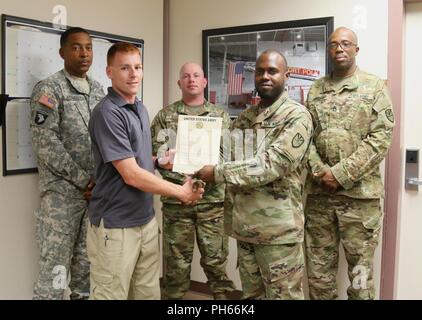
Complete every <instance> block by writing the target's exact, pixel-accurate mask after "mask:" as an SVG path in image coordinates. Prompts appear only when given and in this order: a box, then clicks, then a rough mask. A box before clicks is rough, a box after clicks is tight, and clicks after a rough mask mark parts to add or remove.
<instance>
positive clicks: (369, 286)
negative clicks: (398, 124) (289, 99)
mask: <svg viewBox="0 0 422 320" xmlns="http://www.w3.org/2000/svg"><path fill="white" fill-rule="evenodd" d="M327 51H328V55H329V57H330V59H331V62H332V64H333V69H334V70H333V72H332V73H330V74H329V75H327V76H325V77H323V78H321V79H318V80H317V81H315V83H314V84H313V86H312V87H311V89H310V91H309V94H308V98H307V107H308V109H309V111H310V112H311V114H312V118H313V123H314V129H315V132H314V136H313V143H312V145H311V151H310V156H309V161H308V165H309V174H308V179H307V189H308V198H307V202H306V208H305V219H306V223H305V243H306V256H307V270H308V279H309V294H310V298H311V299H335V298H336V297H337V284H336V275H337V269H338V257H339V254H338V252H339V242H340V241H341V243H342V245H343V248H344V252H345V256H346V260H347V263H348V275H349V279H350V286H349V288H348V289H347V295H348V298H349V299H374V297H375V288H374V280H373V257H374V252H375V249H376V247H377V245H378V240H379V233H380V228H381V225H382V217H383V214H382V212H381V209H380V198H381V197H383V195H384V188H383V184H382V181H381V175H380V168H379V166H380V163H381V162H382V161H383V159H384V157H385V155H386V153H387V151H388V148H389V146H390V144H391V140H392V132H393V126H394V115H393V107H392V104H391V100H390V98H389V94H388V90H387V87H386V84H385V82H384V81H383V80H381V79H380V78H378V77H377V76H374V75H371V74H368V73H366V72H364V71H361V70H359V68H358V67H357V65H356V55H357V54H358V52H359V46H358V43H357V37H356V34H355V33H354V32H353V31H352V30H350V29H347V28H344V27H340V28H338V29H336V30H335V31H334V32H333V33H332V34H331V36H330V37H329V42H328V46H327Z"/></svg>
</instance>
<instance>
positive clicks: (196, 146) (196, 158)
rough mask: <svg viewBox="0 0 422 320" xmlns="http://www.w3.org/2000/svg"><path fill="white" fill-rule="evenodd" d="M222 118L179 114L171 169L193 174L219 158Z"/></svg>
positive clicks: (213, 163) (215, 162) (216, 162)
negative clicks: (174, 153)
mask: <svg viewBox="0 0 422 320" xmlns="http://www.w3.org/2000/svg"><path fill="white" fill-rule="evenodd" d="M222 121H223V119H222V118H214V117H202V116H187V115H179V120H178V125H177V136H176V155H175V157H174V163H173V171H174V172H179V173H185V174H193V173H194V172H195V171H198V170H199V169H201V168H202V167H203V166H205V165H216V164H218V161H219V159H220V143H221V125H222Z"/></svg>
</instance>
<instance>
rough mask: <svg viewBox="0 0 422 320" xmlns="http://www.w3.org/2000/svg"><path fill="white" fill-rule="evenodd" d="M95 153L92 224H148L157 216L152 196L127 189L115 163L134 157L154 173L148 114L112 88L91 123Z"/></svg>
mask: <svg viewBox="0 0 422 320" xmlns="http://www.w3.org/2000/svg"><path fill="white" fill-rule="evenodd" d="M89 134H90V136H91V140H92V151H93V153H94V161H95V169H94V179H95V183H96V185H95V187H94V190H93V193H92V198H91V201H90V202H89V207H88V213H89V219H90V221H91V223H92V224H94V225H96V226H99V224H100V221H101V219H104V227H106V228H130V227H136V226H140V225H144V224H146V223H148V222H149V221H150V220H151V219H152V218H153V216H154V209H153V196H152V194H151V193H147V192H143V191H141V190H139V189H136V188H134V187H131V186H129V185H127V184H126V183H125V182H124V181H123V178H122V177H121V175H120V174H119V172H118V171H117V170H116V168H115V167H114V166H113V163H112V161H115V160H123V159H127V158H131V157H134V158H135V159H136V162H137V163H138V165H139V166H140V167H141V168H143V169H145V170H148V171H150V172H151V173H154V164H153V162H152V150H151V148H152V145H151V131H150V126H149V117H148V112H147V110H146V108H145V106H144V105H143V104H142V103H141V102H140V101H139V100H138V99H136V101H135V103H134V104H133V105H132V104H128V103H127V102H126V101H125V100H123V98H122V97H121V96H120V95H119V94H118V93H117V92H116V91H115V90H113V89H112V88H108V94H107V96H105V97H104V98H103V99H102V100H101V101H100V102H99V103H98V105H97V106H96V107H95V108H94V110H93V112H92V115H91V119H90V121H89Z"/></svg>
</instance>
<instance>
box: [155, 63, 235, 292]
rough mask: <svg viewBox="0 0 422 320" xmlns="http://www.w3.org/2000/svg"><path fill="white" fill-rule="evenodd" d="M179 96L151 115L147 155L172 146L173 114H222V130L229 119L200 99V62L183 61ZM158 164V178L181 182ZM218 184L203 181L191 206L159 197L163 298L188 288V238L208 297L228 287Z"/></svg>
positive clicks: (202, 82) (204, 83)
mask: <svg viewBox="0 0 422 320" xmlns="http://www.w3.org/2000/svg"><path fill="white" fill-rule="evenodd" d="M177 84H178V85H179V88H180V90H181V91H182V99H181V100H179V101H176V102H174V103H173V104H171V105H169V106H167V107H165V108H164V109H162V110H161V111H160V112H158V114H157V116H156V117H155V118H154V120H153V122H152V125H151V130H152V141H153V154H154V155H155V156H158V157H159V158H161V157H163V156H164V154H161V153H162V152H163V151H164V152H165V151H166V150H167V149H173V148H175V144H176V133H177V122H178V116H179V115H193V116H206V117H216V118H222V122H223V125H222V128H223V129H228V128H229V125H230V118H229V116H228V114H227V113H226V112H225V111H224V110H223V109H221V108H218V107H216V106H214V105H213V104H211V103H209V102H208V101H206V100H205V97H204V90H205V87H206V86H207V79H206V78H205V77H204V72H203V70H202V67H201V66H200V65H198V64H196V63H191V62H188V63H185V64H184V65H183V66H182V67H181V69H180V74H179V80H178V81H177ZM164 167H166V169H167V170H166V169H163V168H159V172H160V174H161V175H162V176H163V178H164V179H166V180H168V181H171V182H174V183H179V184H182V183H183V181H184V180H185V176H184V175H182V174H179V173H177V172H172V165H171V164H170V165H167V166H164ZM224 190H225V186H224V184H221V183H220V184H209V185H207V186H206V187H205V193H204V195H203V198H202V200H200V201H199V202H197V204H196V205H195V206H186V205H183V204H182V203H181V202H180V201H178V200H175V199H174V198H168V197H161V201H162V203H163V206H162V212H163V241H164V261H165V270H164V287H163V296H164V298H166V299H182V298H183V296H184V294H185V293H186V292H187V291H188V290H189V287H190V272H191V263H192V255H193V248H194V241H195V235H196V243H197V245H198V248H199V251H200V253H201V260H200V263H201V266H202V268H203V270H204V272H205V275H206V276H207V278H208V285H209V287H210V289H211V291H212V292H213V294H214V299H216V300H220V299H227V294H228V292H231V291H233V290H234V285H233V283H232V281H231V280H230V279H229V278H228V277H227V275H226V264H227V255H228V238H227V236H225V235H224V220H223V215H224V207H223V204H224Z"/></svg>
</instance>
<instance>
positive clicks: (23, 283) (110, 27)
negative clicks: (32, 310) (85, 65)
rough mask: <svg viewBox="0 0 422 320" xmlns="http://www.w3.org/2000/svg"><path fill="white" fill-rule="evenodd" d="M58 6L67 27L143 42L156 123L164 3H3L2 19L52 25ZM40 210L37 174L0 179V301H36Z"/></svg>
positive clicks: (42, 0) (131, 0)
mask: <svg viewBox="0 0 422 320" xmlns="http://www.w3.org/2000/svg"><path fill="white" fill-rule="evenodd" d="M57 4H61V5H64V6H65V7H66V9H67V24H68V25H71V26H80V27H83V28H87V29H92V30H96V31H102V32H106V33H112V34H118V35H124V36H129V37H134V38H141V39H144V41H145V56H144V103H145V104H146V106H147V108H148V110H149V114H150V117H151V118H152V117H154V116H155V114H156V113H157V112H158V110H159V109H160V108H161V107H162V103H163V101H162V96H163V90H162V73H163V67H162V66H163V64H162V61H163V54H162V53H163V1H162V0H158V1H157V0H154V1H152V0H121V1H118V2H116V1H108V0H107V1H104V0H103V1H100V0H90V1H86V0H73V1H70V0H62V1H60V2H57V1H56V0H37V1H23V0H1V6H0V10H1V11H0V13H1V14H8V15H14V16H19V17H23V18H30V19H36V20H41V21H47V22H51V21H52V19H53V17H54V16H55V14H53V13H52V9H53V7H54V6H55V5H57ZM0 135H1V134H0ZM0 141H1V139H0ZM0 156H1V148H0ZM38 205H39V193H38V175H37V174H25V175H20V176H8V177H3V176H0V299H30V298H31V297H32V287H33V281H34V279H35V276H36V273H37V268H38V267H37V259H38V249H37V247H36V244H35V237H34V233H35V225H34V216H33V210H34V209H35V208H36V207H37V206H38Z"/></svg>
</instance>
